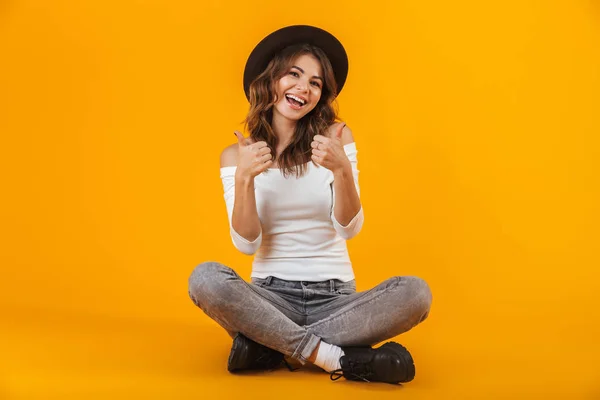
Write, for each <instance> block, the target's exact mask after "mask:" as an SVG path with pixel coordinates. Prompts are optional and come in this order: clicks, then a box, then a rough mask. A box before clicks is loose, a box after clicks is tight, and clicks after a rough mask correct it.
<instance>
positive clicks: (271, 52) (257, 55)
mask: <svg viewBox="0 0 600 400" xmlns="http://www.w3.org/2000/svg"><path fill="white" fill-rule="evenodd" d="M298 43H308V44H312V45H314V46H317V47H319V48H320V49H321V50H323V52H325V54H326V55H327V58H329V61H330V62H331V66H332V67H333V74H334V75H335V80H336V82H337V87H338V94H339V93H340V92H341V91H342V87H343V86H344V83H345V82H346V76H347V75H348V56H347V55H346V50H344V46H342V44H341V43H340V41H339V40H337V39H336V38H335V36H333V35H332V34H331V33H329V32H327V31H324V30H323V29H320V28H317V27H314V26H309V25H292V26H286V27H285V28H281V29H279V30H277V31H275V32H273V33H271V34H270V35H268V36H267V37H265V38H264V39H263V40H261V41H260V43H259V44H257V45H256V47H255V48H254V50H252V53H250V56H249V57H248V61H246V68H245V69H244V92H245V93H246V98H247V99H248V100H250V83H252V81H253V80H254V79H255V78H256V77H257V76H258V75H260V74H261V73H262V72H263V71H264V70H265V68H267V65H268V64H269V62H270V61H271V59H272V58H273V57H274V56H275V55H276V54H277V53H278V52H280V51H281V50H283V49H284V48H286V47H288V46H290V45H293V44H298Z"/></svg>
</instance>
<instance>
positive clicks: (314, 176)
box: [221, 142, 364, 282]
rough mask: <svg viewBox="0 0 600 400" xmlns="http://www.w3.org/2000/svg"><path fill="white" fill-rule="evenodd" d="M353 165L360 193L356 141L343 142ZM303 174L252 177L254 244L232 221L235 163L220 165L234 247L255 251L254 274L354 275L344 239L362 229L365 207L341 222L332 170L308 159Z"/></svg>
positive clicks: (342, 277)
mask: <svg viewBox="0 0 600 400" xmlns="http://www.w3.org/2000/svg"><path fill="white" fill-rule="evenodd" d="M344 151H345V153H346V155H347V156H348V159H349V160H350V164H351V166H352V175H353V178H354V184H355V186H356V191H357V192H358V194H359V196H360V189H359V185H358V172H359V171H358V168H357V163H358V161H357V157H356V154H357V153H358V151H357V149H356V143H355V142H352V143H349V144H347V145H345V146H344ZM307 164H308V167H307V168H308V169H307V171H306V173H305V174H304V176H301V177H300V178H296V177H295V176H294V175H291V176H288V177H287V178H284V177H283V174H282V173H281V171H280V170H279V169H276V168H271V169H269V170H268V171H266V172H263V173H262V174H259V175H258V176H256V177H255V178H254V194H255V199H256V208H257V212H258V218H259V220H260V223H261V232H260V234H259V235H258V237H257V238H256V239H255V240H254V241H252V242H250V241H248V240H246V239H245V238H243V237H242V236H240V235H239V234H238V233H237V232H236V231H235V229H233V226H232V224H231V220H232V214H233V206H234V200H235V171H236V168H237V167H235V166H231V167H222V168H221V180H222V182H223V190H224V197H225V204H226V206H227V215H228V218H229V228H230V234H231V239H232V241H233V244H234V246H235V247H236V248H237V249H238V250H239V251H241V252H242V253H245V254H249V255H251V254H255V253H256V254H255V256H254V260H253V262H252V273H251V276H252V277H256V278H266V277H268V276H269V275H271V276H274V277H277V278H280V279H285V280H290V281H324V280H329V279H339V280H341V281H343V282H347V281H350V280H352V279H354V271H353V269H352V263H351V261H350V256H349V254H348V248H347V247H346V240H348V239H351V238H352V237H354V236H355V235H356V234H358V232H359V231H360V230H361V228H362V225H363V221H364V214H363V208H362V205H361V208H360V210H359V212H358V213H357V214H356V215H355V216H354V218H353V219H352V220H351V221H350V223H349V224H348V225H346V226H342V225H341V224H340V223H339V222H338V221H337V220H336V219H335V213H334V205H335V189H334V186H333V178H334V177H333V172H331V171H330V170H328V169H327V168H325V167H323V166H315V165H314V164H313V163H312V162H308V163H307Z"/></svg>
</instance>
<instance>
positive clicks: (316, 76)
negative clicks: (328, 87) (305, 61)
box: [292, 65, 323, 82]
mask: <svg viewBox="0 0 600 400" xmlns="http://www.w3.org/2000/svg"><path fill="white" fill-rule="evenodd" d="M292 68H297V69H299V70H300V72H302V73H304V70H303V69H302V68H300V67H297V66H295V65H292ZM313 78H316V79H320V80H321V81H322V82H323V78H321V77H320V76H319V75H313Z"/></svg>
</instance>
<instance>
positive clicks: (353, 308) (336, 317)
mask: <svg viewBox="0 0 600 400" xmlns="http://www.w3.org/2000/svg"><path fill="white" fill-rule="evenodd" d="M398 282H399V279H397V280H396V284H395V285H394V286H393V287H392V288H396V287H398ZM388 289H391V288H390V287H387V288H385V289H384V290H381V291H379V293H377V294H376V295H375V296H373V298H371V299H369V300H367V301H364V302H362V303H358V304H354V305H353V307H352V308H350V309H348V310H346V311H344V312H343V313H341V314H338V315H334V316H329V317H327V318H323V319H321V320H319V321H317V322H314V323H312V324H310V325H308V326H305V328H306V329H307V330H309V331H311V330H312V329H314V328H315V327H317V326H319V325H320V324H322V323H326V322H332V321H335V320H336V319H339V318H341V317H344V316H345V315H346V313H348V312H349V311H354V310H355V309H357V308H359V307H362V306H364V305H366V304H369V303H371V302H373V301H375V300H377V299H378V298H379V297H380V296H381V295H383V294H385V293H386V292H387V290H388ZM371 291H372V289H371V290H369V291H366V292H364V296H362V298H364V297H366V296H367V295H368V294H369V293H370V292H371ZM360 299H361V297H359V298H358V300H360Z"/></svg>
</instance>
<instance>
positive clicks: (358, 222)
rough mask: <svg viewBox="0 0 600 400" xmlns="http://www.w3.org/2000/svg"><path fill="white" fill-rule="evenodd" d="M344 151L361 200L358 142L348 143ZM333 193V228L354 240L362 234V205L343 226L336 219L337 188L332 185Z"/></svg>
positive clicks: (342, 235) (346, 238)
mask: <svg viewBox="0 0 600 400" xmlns="http://www.w3.org/2000/svg"><path fill="white" fill-rule="evenodd" d="M344 151H345V152H346V155H347V156H348V159H349V160H350V165H351V166H352V177H353V179H354V186H355V187H356V192H357V193H358V197H359V198H360V187H359V185H358V172H359V170H358V158H357V157H356V154H357V153H358V150H357V149H356V142H352V143H348V144H347V145H345V146H344ZM331 188H332V191H333V207H331V222H332V223H333V227H334V228H335V230H336V232H337V233H338V235H340V236H341V237H342V238H344V239H345V240H349V239H352V238H353V237H354V236H356V235H357V234H358V232H360V230H361V229H362V226H363V222H364V219H365V217H364V212H363V207H362V203H361V206H360V209H359V210H358V212H357V213H356V215H355V216H354V217H353V218H352V220H351V221H350V222H349V223H348V225H346V226H343V225H342V224H340V223H339V222H338V221H337V220H336V219H335V212H334V210H335V187H334V185H333V184H332V185H331Z"/></svg>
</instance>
